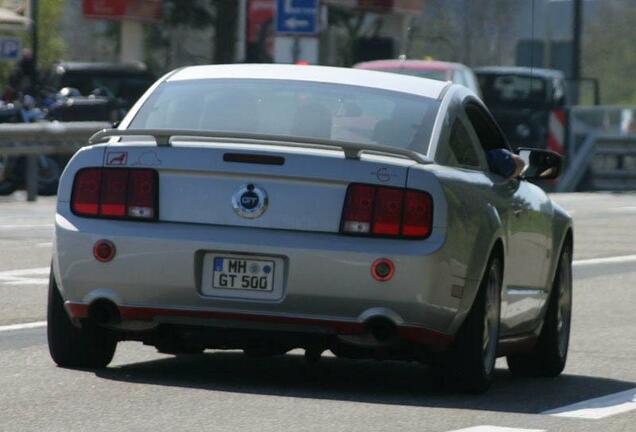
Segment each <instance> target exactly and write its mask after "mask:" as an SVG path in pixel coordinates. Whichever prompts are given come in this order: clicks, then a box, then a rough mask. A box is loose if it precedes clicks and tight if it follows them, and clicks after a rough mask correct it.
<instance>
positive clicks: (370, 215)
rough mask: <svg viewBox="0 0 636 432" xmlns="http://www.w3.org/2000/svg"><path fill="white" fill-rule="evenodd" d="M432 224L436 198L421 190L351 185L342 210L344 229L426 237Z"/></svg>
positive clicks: (348, 232)
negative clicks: (433, 199)
mask: <svg viewBox="0 0 636 432" xmlns="http://www.w3.org/2000/svg"><path fill="white" fill-rule="evenodd" d="M432 225H433V201H432V199H431V196H430V195H429V194H428V193H426V192H422V191H416V190H411V189H400V188H393V187H385V186H373V185H363V184H351V185H350V186H349V189H348V190H347V197H346V198H345V205H344V209H343V212H342V224H341V232H343V233H346V234H358V235H376V236H387V237H402V238H426V237H428V236H429V235H430V234H431V230H432Z"/></svg>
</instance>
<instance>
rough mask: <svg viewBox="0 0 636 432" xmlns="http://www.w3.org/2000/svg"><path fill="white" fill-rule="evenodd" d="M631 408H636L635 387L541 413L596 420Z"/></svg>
mask: <svg viewBox="0 0 636 432" xmlns="http://www.w3.org/2000/svg"><path fill="white" fill-rule="evenodd" d="M632 410H636V388H633V389H631V390H625V391H622V392H619V393H613V394H610V395H607V396H601V397H597V398H594V399H589V400H586V401H583V402H578V403H575V404H572V405H567V406H564V407H561V408H556V409H552V410H548V411H544V412H542V413H541V414H548V415H551V416H555V417H573V418H581V419H589V420H598V419H602V418H605V417H609V416H613V415H615V414H620V413H624V412H628V411H632Z"/></svg>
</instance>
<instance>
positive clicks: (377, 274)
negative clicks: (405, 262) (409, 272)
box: [371, 258, 395, 282]
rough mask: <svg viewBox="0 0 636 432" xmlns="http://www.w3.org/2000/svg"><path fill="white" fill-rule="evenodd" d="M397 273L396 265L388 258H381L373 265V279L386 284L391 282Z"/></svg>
mask: <svg viewBox="0 0 636 432" xmlns="http://www.w3.org/2000/svg"><path fill="white" fill-rule="evenodd" d="M394 273H395V265H393V261H391V260H390V259H388V258H379V259H377V260H375V261H373V264H371V276H373V279H375V280H377V281H380V282H385V281H388V280H390V279H391V278H392V277H393V274H394Z"/></svg>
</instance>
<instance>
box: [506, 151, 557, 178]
mask: <svg viewBox="0 0 636 432" xmlns="http://www.w3.org/2000/svg"><path fill="white" fill-rule="evenodd" d="M517 154H518V155H519V157H520V158H521V159H523V161H524V162H525V163H526V170H525V171H524V173H523V174H522V177H523V179H524V180H553V179H556V178H557V177H559V175H560V174H561V170H562V167H563V158H562V157H561V155H560V154H558V153H555V152H553V151H550V150H538V149H530V148H520V149H519V150H518V151H517Z"/></svg>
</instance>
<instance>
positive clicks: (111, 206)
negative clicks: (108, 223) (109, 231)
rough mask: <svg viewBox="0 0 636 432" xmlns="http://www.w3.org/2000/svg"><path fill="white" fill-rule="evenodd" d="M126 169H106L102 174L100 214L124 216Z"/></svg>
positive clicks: (126, 183)
mask: <svg viewBox="0 0 636 432" xmlns="http://www.w3.org/2000/svg"><path fill="white" fill-rule="evenodd" d="M127 189H128V170H127V169H107V170H104V172H103V174H102V196H101V200H100V204H101V210H100V214H101V215H103V216H114V217H123V216H126V191H127Z"/></svg>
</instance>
